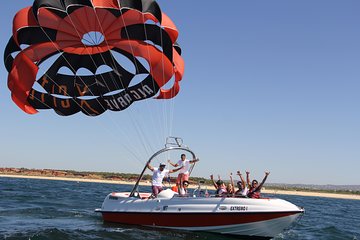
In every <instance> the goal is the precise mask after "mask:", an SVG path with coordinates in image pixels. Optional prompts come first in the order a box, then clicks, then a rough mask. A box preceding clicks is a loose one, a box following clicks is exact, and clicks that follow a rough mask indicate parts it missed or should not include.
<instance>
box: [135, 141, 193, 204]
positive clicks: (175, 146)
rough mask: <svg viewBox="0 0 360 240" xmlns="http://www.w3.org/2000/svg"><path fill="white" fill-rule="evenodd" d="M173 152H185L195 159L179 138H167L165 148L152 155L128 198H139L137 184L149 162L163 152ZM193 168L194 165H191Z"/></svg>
mask: <svg viewBox="0 0 360 240" xmlns="http://www.w3.org/2000/svg"><path fill="white" fill-rule="evenodd" d="M174 150H181V151H186V152H188V153H190V154H191V155H192V157H193V159H196V155H195V153H194V152H193V151H192V150H191V149H190V148H189V147H187V146H185V145H183V140H182V139H181V138H179V137H168V138H167V139H166V143H165V147H164V148H163V149H160V150H159V151H157V152H156V153H154V154H153V155H152V156H151V157H150V158H149V160H148V161H147V162H146V164H145V167H144V168H143V170H142V172H141V173H140V175H139V177H138V179H137V181H136V183H135V185H134V187H133V189H132V190H131V193H130V195H129V197H137V198H139V190H138V188H139V183H140V181H141V179H142V177H143V175H144V173H145V171H146V168H147V166H148V164H150V163H151V161H152V160H153V159H154V158H156V157H157V156H158V155H160V154H162V153H164V152H168V151H174ZM193 166H194V164H193ZM191 171H192V169H191Z"/></svg>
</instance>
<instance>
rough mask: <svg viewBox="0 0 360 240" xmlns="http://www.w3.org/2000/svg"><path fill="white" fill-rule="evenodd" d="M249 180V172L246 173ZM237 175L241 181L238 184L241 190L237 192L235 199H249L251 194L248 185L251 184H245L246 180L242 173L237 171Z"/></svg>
mask: <svg viewBox="0 0 360 240" xmlns="http://www.w3.org/2000/svg"><path fill="white" fill-rule="evenodd" d="M246 173H247V174H246V175H247V178H249V174H248V173H249V172H246ZM237 175H238V176H239V177H240V181H238V182H237V183H236V185H237V187H238V188H239V189H238V190H237V191H236V192H235V197H247V194H248V192H249V188H248V185H249V183H245V181H244V178H243V177H242V174H241V172H240V171H237Z"/></svg>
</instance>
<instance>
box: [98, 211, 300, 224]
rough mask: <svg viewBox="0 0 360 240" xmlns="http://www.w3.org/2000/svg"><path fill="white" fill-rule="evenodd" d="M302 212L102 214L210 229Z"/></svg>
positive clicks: (115, 219)
mask: <svg viewBox="0 0 360 240" xmlns="http://www.w3.org/2000/svg"><path fill="white" fill-rule="evenodd" d="M298 213H301V211H296V212H295V211H294V212H269V213H264V212H262V213H138V212H102V216H103V219H104V221H106V222H116V223H122V224H130V225H144V226H161V227H209V226H225V225H234V224H246V223H253V222H259V221H266V220H272V219H276V218H281V217H287V216H291V215H294V214H298Z"/></svg>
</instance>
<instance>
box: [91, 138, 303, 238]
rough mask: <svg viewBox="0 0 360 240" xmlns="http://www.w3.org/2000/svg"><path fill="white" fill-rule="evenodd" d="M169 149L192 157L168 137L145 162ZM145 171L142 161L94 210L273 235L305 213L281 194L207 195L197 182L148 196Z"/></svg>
mask: <svg viewBox="0 0 360 240" xmlns="http://www.w3.org/2000/svg"><path fill="white" fill-rule="evenodd" d="M171 139H172V140H175V143H174V142H173V141H172V140H171ZM173 150H181V151H185V152H188V153H191V155H192V156H193V159H196V156H195V153H194V152H193V151H192V150H190V149H189V148H188V147H187V146H184V145H183V144H182V140H181V139H180V138H170V140H169V138H168V139H167V143H166V144H165V148H163V149H161V150H159V151H158V152H156V153H155V154H154V155H153V156H151V158H150V159H149V160H148V162H147V164H148V163H150V162H151V161H152V160H153V159H154V158H155V157H156V156H158V155H159V154H162V153H164V152H166V151H173ZM145 170H146V166H145V167H144V169H143V171H142V173H141V174H140V176H139V178H138V180H137V182H136V184H135V186H134V187H133V189H132V191H131V192H113V193H110V194H109V195H108V196H106V198H105V200H104V202H103V204H102V207H101V208H100V209H96V210H95V211H96V212H100V213H101V214H102V217H103V220H104V221H105V222H113V223H120V224H129V225H141V226H147V227H154V228H168V229H176V230H186V231H206V232H213V233H220V234H231V235H240V236H246V237H248V236H252V237H261V238H272V237H274V236H276V235H277V234H279V233H281V232H282V231H284V230H285V229H286V228H288V227H289V226H290V225H291V224H292V223H293V222H294V221H295V220H296V219H297V218H298V217H299V216H300V215H302V214H303V213H304V209H303V208H301V207H298V206H296V205H294V204H292V203H290V202H288V201H285V200H283V199H277V198H261V199H252V198H240V197H216V196H211V195H209V194H208V191H207V189H206V190H205V189H204V186H202V184H199V187H198V188H196V189H195V190H194V191H193V193H191V194H187V195H179V194H178V193H177V192H174V191H172V190H171V189H166V190H163V191H162V192H160V193H159V195H158V196H157V197H156V198H153V197H152V195H151V193H142V192H139V190H138V187H139V183H140V180H141V179H142V176H143V174H144V172H145Z"/></svg>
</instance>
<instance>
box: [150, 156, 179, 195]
mask: <svg viewBox="0 0 360 240" xmlns="http://www.w3.org/2000/svg"><path fill="white" fill-rule="evenodd" d="M165 166H166V164H165V163H160V165H159V168H157V167H152V166H151V165H150V164H149V163H148V164H147V167H148V169H150V170H151V171H152V172H153V175H152V181H151V186H152V193H153V195H154V197H157V195H158V194H159V193H160V192H161V191H162V190H163V188H162V181H163V179H164V177H165V176H166V175H168V174H169V173H173V172H177V171H179V170H180V169H181V168H182V167H180V168H177V169H172V170H168V169H165Z"/></svg>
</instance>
